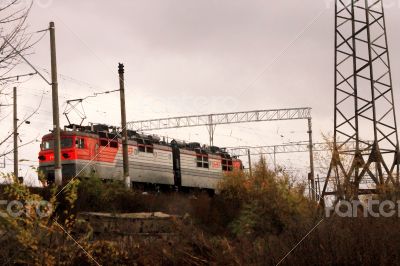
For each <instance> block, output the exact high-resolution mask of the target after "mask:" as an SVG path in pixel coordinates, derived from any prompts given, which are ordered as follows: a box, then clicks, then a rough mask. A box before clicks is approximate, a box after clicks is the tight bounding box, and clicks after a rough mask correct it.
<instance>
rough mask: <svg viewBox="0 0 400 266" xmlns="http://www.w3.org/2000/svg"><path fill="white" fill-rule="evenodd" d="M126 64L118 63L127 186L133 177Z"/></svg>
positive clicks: (123, 154)
mask: <svg viewBox="0 0 400 266" xmlns="http://www.w3.org/2000/svg"><path fill="white" fill-rule="evenodd" d="M124 72H125V71H124V65H123V64H118V74H119V95H120V99H121V127H122V157H123V164H124V166H123V168H124V181H125V185H126V187H127V188H130V187H131V178H130V177H129V154H128V131H127V129H126V106H125V80H124Z"/></svg>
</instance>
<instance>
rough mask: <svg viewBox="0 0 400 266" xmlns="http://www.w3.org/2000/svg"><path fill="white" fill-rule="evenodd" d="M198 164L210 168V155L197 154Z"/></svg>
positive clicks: (200, 166)
mask: <svg viewBox="0 0 400 266" xmlns="http://www.w3.org/2000/svg"><path fill="white" fill-rule="evenodd" d="M196 166H197V167H199V168H208V167H209V166H208V156H207V155H204V154H197V155H196Z"/></svg>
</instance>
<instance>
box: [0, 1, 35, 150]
mask: <svg viewBox="0 0 400 266" xmlns="http://www.w3.org/2000/svg"><path fill="white" fill-rule="evenodd" d="M32 4H33V2H32V0H1V1H0V122H2V123H4V120H5V118H7V117H9V115H10V114H11V112H9V111H8V110H6V111H5V112H2V111H3V110H2V109H3V108H5V107H7V106H10V105H11V104H10V102H11V101H10V100H9V99H8V98H9V97H10V96H11V95H10V94H11V93H10V89H11V88H12V87H13V86H14V85H16V83H18V80H17V79H16V77H17V76H18V75H20V74H12V73H13V72H12V71H13V70H14V69H15V68H16V66H18V65H19V64H20V63H21V62H22V61H23V58H22V56H27V55H29V54H31V53H32V47H33V46H34V45H35V44H36V42H37V41H33V38H34V33H28V31H27V29H28V26H27V18H28V15H29V12H30V10H31V8H32ZM39 106H40V104H39ZM38 108H39V107H38ZM38 108H36V109H35V111H34V112H33V113H32V114H28V115H26V116H25V118H24V119H22V120H21V121H20V122H19V125H18V128H19V127H20V126H22V124H24V123H25V122H26V121H27V120H28V119H29V118H31V117H32V116H33V115H34V114H35V113H36V112H37V109H38ZM2 113H4V114H2ZM2 128H3V129H4V128H5V126H4V125H2ZM3 133H4V132H3ZM11 136H12V132H11V134H10V133H7V134H5V135H2V136H0V147H2V149H3V150H4V148H6V147H4V146H5V144H6V143H7V142H8V141H9V139H10V138H11ZM22 145H26V144H22ZM11 152H12V151H10V150H6V151H0V157H1V156H4V155H5V154H9V153H11Z"/></svg>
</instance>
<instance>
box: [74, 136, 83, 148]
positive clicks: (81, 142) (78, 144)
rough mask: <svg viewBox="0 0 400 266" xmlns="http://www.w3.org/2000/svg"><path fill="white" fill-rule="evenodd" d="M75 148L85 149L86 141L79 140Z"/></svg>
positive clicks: (76, 141)
mask: <svg viewBox="0 0 400 266" xmlns="http://www.w3.org/2000/svg"><path fill="white" fill-rule="evenodd" d="M75 147H76V148H78V149H84V148H85V140H84V139H82V138H77V139H76V140H75Z"/></svg>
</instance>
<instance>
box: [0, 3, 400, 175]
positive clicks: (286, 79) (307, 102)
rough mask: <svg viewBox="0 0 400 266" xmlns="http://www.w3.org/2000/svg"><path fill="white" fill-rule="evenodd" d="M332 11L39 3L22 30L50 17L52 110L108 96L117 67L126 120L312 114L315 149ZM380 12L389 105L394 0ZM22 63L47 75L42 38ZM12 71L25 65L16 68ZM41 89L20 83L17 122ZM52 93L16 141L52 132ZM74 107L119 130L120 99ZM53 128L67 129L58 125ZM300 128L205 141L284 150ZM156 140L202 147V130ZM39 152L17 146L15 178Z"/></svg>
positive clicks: (328, 67) (34, 82) (398, 57)
mask: <svg viewBox="0 0 400 266" xmlns="http://www.w3.org/2000/svg"><path fill="white" fill-rule="evenodd" d="M332 3H333V1H328V0H325V1H311V0H303V1H287V0H281V1H261V0H252V1H245V0H229V1H228V0H201V1H200V0H146V1H142V0H141V1H139V0H118V1H105V0H96V1H94V0H85V1H82V0H80V1H78V0H69V1H56V0H39V1H36V3H35V5H34V6H33V9H32V12H31V15H30V18H29V20H28V22H29V25H30V29H31V31H36V30H41V29H45V28H47V27H48V23H49V21H54V22H55V23H56V37H57V53H58V70H59V73H60V74H62V75H64V78H62V79H60V81H59V83H60V85H59V91H60V109H61V111H64V108H65V101H66V100H67V99H73V98H82V97H85V96H89V95H92V94H93V93H94V92H101V91H104V90H115V89H118V74H117V64H118V63H119V62H122V63H124V64H125V70H126V71H125V75H126V94H127V111H128V113H127V116H128V120H141V119H147V118H160V117H166V116H175V115H191V114H207V113H217V112H228V111H245V110H256V109H271V108H288V107H312V108H313V111H312V112H313V123H314V138H315V139H316V141H318V140H321V133H322V132H323V133H329V132H332V131H333V97H332V96H333V88H334V83H333V73H334V69H333V67H334V62H333V55H334V44H333V37H334V9H333V4H332ZM386 5H387V8H386V21H387V30H388V35H389V36H388V37H389V45H390V48H391V50H390V53H391V63H392V72H393V77H394V80H393V82H394V88H395V97H396V103H399V96H400V94H399V91H398V88H399V85H400V75H398V74H399V71H400V50H399V49H396V48H398V47H400V36H399V34H400V33H399V32H400V31H399V25H400V16H399V14H400V0H390V1H386ZM29 60H30V61H31V62H32V63H33V64H34V65H35V66H37V67H40V68H45V69H49V68H50V58H49V40H48V35H47V36H45V38H44V39H43V40H42V41H41V42H40V43H39V44H38V45H37V46H36V48H35V54H34V55H32V56H30V57H29ZM19 71H20V72H24V71H29V69H28V68H26V67H24V66H21V68H20V69H19ZM43 71H44V70H43ZM44 73H45V72H44ZM49 90H50V88H49V86H47V85H46V84H45V83H44V82H42V80H40V78H38V77H35V78H33V79H31V80H29V81H28V82H26V83H23V84H21V85H20V86H19V94H18V95H19V101H20V106H19V113H20V117H21V116H23V115H25V114H27V113H29V112H30V111H31V110H32V109H34V108H35V107H37V105H38V104H39V102H40V96H41V94H42V91H45V92H49ZM50 97H51V94H50V93H46V94H45V96H44V99H43V102H42V105H41V106H40V110H39V113H38V114H37V115H36V116H35V117H34V118H32V121H31V122H32V123H31V124H30V125H27V126H24V127H23V128H22V129H21V138H22V139H23V141H29V140H30V139H34V138H36V137H38V138H40V137H41V136H42V135H44V134H46V133H47V132H48V130H49V129H50V128H51V125H52V122H51V105H50V103H51V102H50ZM84 108H85V111H86V114H87V116H88V119H87V120H86V122H102V123H109V124H114V125H117V124H119V123H120V117H119V95H118V93H114V94H108V95H105V96H98V97H96V98H90V99H89V100H88V101H85V102H84ZM3 111H4V112H6V110H2V112H3ZM9 120H10V121H2V122H1V123H2V125H1V128H2V129H3V128H7V129H10V128H11V126H12V121H11V117H10V119H9ZM73 122H77V121H76V120H75V121H73ZM7 123H8V124H7ZM62 124H63V125H64V124H66V120H65V119H64V118H63V119H62ZM306 131H307V127H306V121H293V122H292V121H286V122H277V123H258V124H241V125H230V126H219V127H217V130H216V133H215V144H216V145H219V146H238V145H274V144H282V143H287V142H293V141H303V140H306V139H307V134H306ZM159 133H160V134H162V135H168V136H171V137H177V138H179V139H187V140H191V141H199V142H203V143H207V142H208V134H207V131H206V129H205V128H192V129H183V130H169V131H162V132H159ZM38 151H39V143H35V144H33V145H30V146H28V147H26V148H24V149H22V150H21V155H20V157H21V158H23V159H27V160H31V161H33V162H25V163H24V165H23V166H21V167H22V168H23V169H24V170H23V172H22V173H21V174H22V175H24V174H25V173H26V172H25V169H26V167H27V165H30V164H37V163H36V161H37V153H38ZM296 156H297V157H293V156H292V158H287V157H285V156H283V155H282V156H280V157H279V160H280V161H279V162H280V163H282V164H287V165H293V167H303V168H304V167H306V166H307V165H306V162H307V154H302V155H296ZM10 159H12V156H10ZM299 162H302V163H299ZM10 163H12V161H9V162H8V164H10ZM25 164H26V165H25ZM8 169H9V170H10V169H11V168H8ZM304 174H305V173H304ZM29 175H32V173H29V174H28V176H29Z"/></svg>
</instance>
